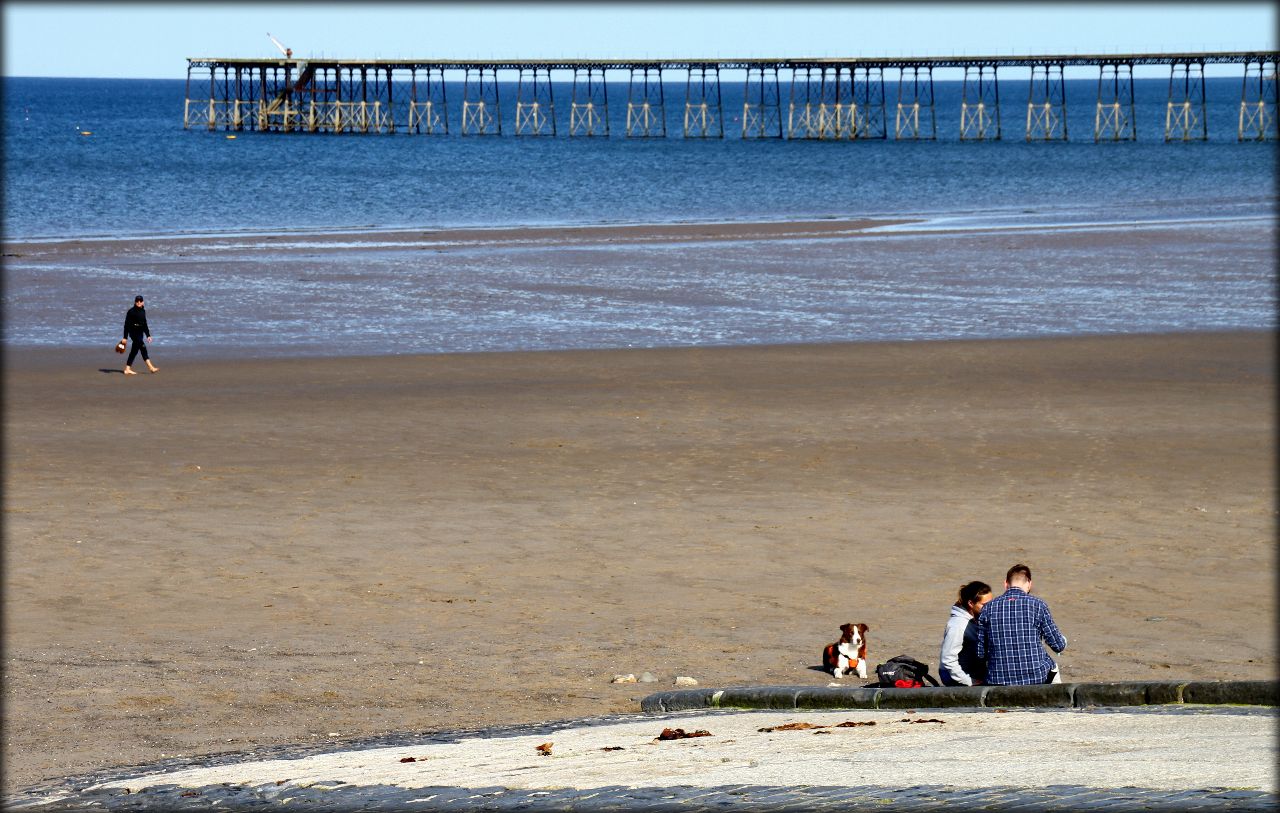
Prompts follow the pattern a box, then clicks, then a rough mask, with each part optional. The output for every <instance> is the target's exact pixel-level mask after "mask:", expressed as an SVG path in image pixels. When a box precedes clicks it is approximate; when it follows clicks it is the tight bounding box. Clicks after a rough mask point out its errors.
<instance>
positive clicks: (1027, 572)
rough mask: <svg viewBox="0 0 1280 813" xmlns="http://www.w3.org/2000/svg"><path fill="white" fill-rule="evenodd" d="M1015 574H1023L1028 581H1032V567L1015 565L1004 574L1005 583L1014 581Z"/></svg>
mask: <svg viewBox="0 0 1280 813" xmlns="http://www.w3.org/2000/svg"><path fill="white" fill-rule="evenodd" d="M1014 576H1022V578H1024V579H1026V580H1027V581H1031V568H1029V567H1027V566H1026V565H1014V566H1013V567H1011V568H1009V572H1008V573H1006V574H1004V580H1005V583H1008V582H1011V581H1013V577H1014Z"/></svg>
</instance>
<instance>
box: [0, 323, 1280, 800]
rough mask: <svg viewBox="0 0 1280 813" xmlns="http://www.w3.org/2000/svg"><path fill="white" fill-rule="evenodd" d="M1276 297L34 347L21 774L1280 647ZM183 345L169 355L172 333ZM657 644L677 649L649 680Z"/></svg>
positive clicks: (19, 686) (19, 372)
mask: <svg viewBox="0 0 1280 813" xmlns="http://www.w3.org/2000/svg"><path fill="white" fill-rule="evenodd" d="M1274 351H1275V334H1274V333H1272V332H1241V333H1220V334H1208V333H1206V334H1182V335H1166V336H1123V337H1122V336H1114V337H1097V338H1069V339H1056V338H1055V339H1038V340H1019V341H964V342H917V343H885V344H832V345H793V346H770V347H740V348H715V349H662V350H616V351H578V352H543V353H491V354H476V355H468V354H457V355H436V356H386V357H374V358H345V359H274V360H262V361H254V362H252V363H245V362H236V361H225V362H217V361H200V362H190V363H188V362H185V361H184V362H181V363H178V362H176V361H173V360H166V359H165V358H163V357H161V358H158V363H159V364H160V368H161V371H160V373H158V374H156V375H146V374H142V375H139V376H137V377H131V378H127V379H126V378H125V377H124V376H122V375H120V374H119V373H118V372H117V371H116V370H117V369H118V367H117V365H118V363H119V361H120V359H119V358H118V357H116V356H114V355H113V354H111V353H110V352H109V350H108V349H107V348H106V347H104V348H103V351H94V352H87V351H73V350H66V351H55V350H49V351H23V352H21V353H17V352H15V348H14V347H7V348H6V359H5V362H6V366H5V378H4V385H5V399H4V406H5V454H4V462H5V467H6V468H5V475H4V481H5V492H4V506H5V515H4V519H5V522H4V536H5V550H4V553H5V561H4V564H5V568H4V588H5V589H4V598H5V616H4V635H5V639H4V643H5V647H4V654H5V664H4V716H5V726H4V737H5V742H4V767H5V776H4V781H5V786H6V787H5V789H6V791H12V790H14V789H16V788H21V787H24V786H27V785H30V784H32V783H35V782H38V781H40V780H42V779H47V778H53V777H58V776H65V775H68V774H73V773H77V772H82V771H87V770H92V769H96V768H100V767H104V766H108V765H121V764H129V763H140V762H147V761H151V760H157V759H161V758H166V757H173V756H175V755H179V754H181V755H188V756H191V755H198V754H205V753H212V752H218V751H229V750H244V749H247V748H250V747H253V746H255V745H259V744H271V743H306V742H319V741H324V740H328V739H341V738H347V737H358V736H366V735H372V734H376V733H381V732H392V731H424V730H431V729H440V728H450V727H467V726H481V725H499V724H508V723H519V722H526V721H537V720H554V719H563V718H570V717H577V716H582V715H593V714H602V713H611V712H624V711H634V710H636V709H637V708H638V698H639V697H641V696H643V695H644V694H647V693H648V692H649V691H651V690H657V689H660V688H667V687H669V686H670V684H671V682H672V680H673V679H674V677H675V676H676V675H689V676H693V677H695V678H697V679H698V680H699V681H700V682H701V684H702V685H712V686H724V685H739V684H796V683H813V684H814V685H825V684H826V683H827V682H828V680H829V678H827V677H826V676H824V675H823V674H821V673H820V672H817V671H814V670H813V669H811V668H810V667H812V666H813V665H815V664H816V663H817V662H818V660H819V654H820V651H821V648H822V645H823V644H825V643H827V642H829V641H830V640H833V639H834V637H835V636H836V634H837V633H838V630H837V627H838V626H839V625H840V624H841V623H843V622H846V621H853V622H863V623H866V624H868V625H869V626H870V628H871V632H870V636H869V638H870V649H871V659H872V660H873V662H878V661H882V660H885V659H887V658H889V657H891V656H893V655H898V654H904V653H905V654H911V655H914V656H916V657H919V658H921V659H922V660H926V661H929V662H930V663H931V664H934V665H935V666H936V662H937V648H938V643H939V640H940V638H941V633H942V629H943V626H944V624H945V621H946V616H947V608H948V605H949V604H950V602H951V601H952V600H953V599H954V591H955V590H956V588H957V587H958V586H959V584H960V583H961V582H963V581H966V580H969V579H973V578H981V579H984V580H986V581H989V582H992V583H996V584H998V583H999V581H1000V580H1001V578H1002V576H1003V573H1004V571H1005V570H1006V569H1007V568H1008V566H1009V565H1011V564H1013V563H1014V562H1015V561H1023V562H1026V563H1027V564H1029V565H1030V566H1031V568H1032V569H1033V572H1034V575H1035V584H1036V588H1037V592H1038V593H1039V594H1040V595H1042V596H1043V597H1044V598H1045V599H1046V600H1047V601H1048V602H1049V604H1050V606H1051V607H1052V608H1053V611H1054V614H1055V618H1056V620H1057V621H1058V624H1059V626H1060V627H1061V628H1062V630H1063V632H1064V633H1065V634H1066V635H1067V637H1068V639H1069V642H1070V645H1069V648H1068V650H1067V651H1066V653H1064V655H1063V656H1062V659H1061V663H1062V667H1063V670H1064V677H1065V678H1066V679H1067V680H1111V679H1114V680H1126V679H1151V678H1165V679H1176V678H1186V679H1215V678H1222V679H1229V678H1240V679H1256V678H1272V677H1274V676H1275V674H1276V658H1275V653H1276V648H1275V625H1274V621H1275V615H1276V613H1275V610H1276V602H1275V560H1274V554H1275V550H1274V530H1275V501H1274V490H1275V481H1274V474H1275V468H1274V448H1275V447H1274V440H1275V438H1274V431H1275V414H1274V401H1273V396H1272V390H1273V387H1274V384H1275V380H1274V379H1275V376H1274ZM157 355H159V354H157ZM643 671H649V672H652V673H653V674H654V675H655V676H657V677H658V678H659V682H657V683H654V684H648V685H646V684H611V683H610V682H609V681H610V678H611V677H612V676H613V675H614V674H618V673H635V674H640V673H641V672H643Z"/></svg>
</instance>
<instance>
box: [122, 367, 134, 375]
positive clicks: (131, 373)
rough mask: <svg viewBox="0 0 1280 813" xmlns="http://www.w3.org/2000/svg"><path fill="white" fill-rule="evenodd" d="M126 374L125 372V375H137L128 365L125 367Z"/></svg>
mask: <svg viewBox="0 0 1280 813" xmlns="http://www.w3.org/2000/svg"><path fill="white" fill-rule="evenodd" d="M124 374H125V375H137V373H135V372H134V371H133V370H130V369H129V368H128V367H125V368H124Z"/></svg>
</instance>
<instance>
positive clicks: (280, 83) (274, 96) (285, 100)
mask: <svg viewBox="0 0 1280 813" xmlns="http://www.w3.org/2000/svg"><path fill="white" fill-rule="evenodd" d="M292 69H293V64H292V63H290V62H285V61H283V60H281V63H280V64H279V65H273V66H271V67H266V68H263V69H262V98H261V99H259V100H258V128H259V129H260V130H274V131H277V132H284V133H290V132H293V131H294V130H296V129H298V118H299V116H298V112H299V111H298V106H297V101H296V100H295V99H294V97H293V81H294V78H293V70H292Z"/></svg>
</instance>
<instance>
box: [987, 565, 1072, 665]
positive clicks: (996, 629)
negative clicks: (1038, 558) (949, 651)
mask: <svg viewBox="0 0 1280 813" xmlns="http://www.w3.org/2000/svg"><path fill="white" fill-rule="evenodd" d="M1004 586H1005V591H1004V593H1003V594H1002V595H1001V596H1000V597H999V598H994V599H992V600H991V601H988V602H987V605H986V606H985V607H983V608H982V612H981V613H980V614H979V615H978V657H979V658H985V659H986V661H987V683H988V684H989V685H993V686H1002V685H1011V684H1026V683H1061V682H1062V679H1061V677H1060V676H1059V675H1058V665H1057V664H1056V663H1054V662H1053V659H1052V658H1050V657H1049V655H1048V653H1046V652H1045V651H1044V647H1043V646H1041V642H1044V643H1046V644H1048V645H1049V648H1050V649H1052V650H1053V651H1054V652H1061V651H1062V650H1064V649H1066V648H1067V639H1066V638H1065V637H1064V636H1063V635H1062V633H1061V632H1059V631H1058V626H1057V625H1056V624H1054V623H1053V616H1052V615H1051V614H1050V613H1049V605H1048V604H1045V603H1044V602H1043V601H1041V600H1040V599H1038V598H1036V597H1035V596H1032V595H1031V568H1029V567H1027V566H1026V565H1014V566H1013V567H1011V568H1009V573H1008V574H1007V575H1006V576H1005V579H1004Z"/></svg>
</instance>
